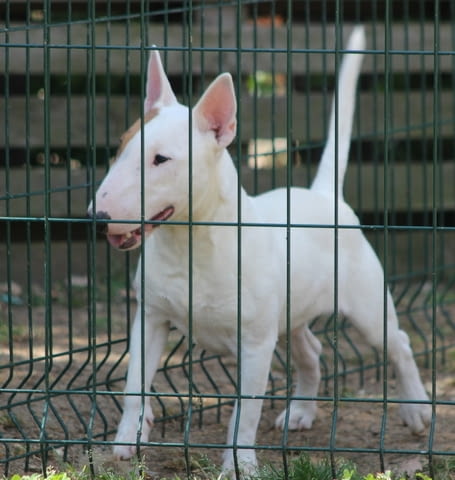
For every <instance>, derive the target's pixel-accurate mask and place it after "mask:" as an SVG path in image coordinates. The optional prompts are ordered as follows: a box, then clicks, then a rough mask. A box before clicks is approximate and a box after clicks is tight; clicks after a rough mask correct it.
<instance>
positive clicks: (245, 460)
mask: <svg viewBox="0 0 455 480" xmlns="http://www.w3.org/2000/svg"><path fill="white" fill-rule="evenodd" d="M223 457H224V462H223V477H226V478H230V479H232V480H236V473H235V460H234V454H233V452H232V450H231V449H229V450H225V452H224V455H223ZM237 465H238V468H239V470H240V475H241V477H242V478H250V477H252V476H254V474H255V473H256V472H257V468H258V463H257V459H256V452H255V451H254V450H243V449H242V450H237ZM237 480H238V479H237Z"/></svg>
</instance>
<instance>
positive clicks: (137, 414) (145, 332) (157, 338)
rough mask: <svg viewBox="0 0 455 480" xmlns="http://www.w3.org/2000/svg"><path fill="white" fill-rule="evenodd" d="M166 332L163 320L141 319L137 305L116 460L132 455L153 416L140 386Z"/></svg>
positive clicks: (147, 382) (151, 374)
mask: <svg viewBox="0 0 455 480" xmlns="http://www.w3.org/2000/svg"><path fill="white" fill-rule="evenodd" d="M168 333H169V325H168V324H167V323H165V322H162V323H160V324H155V323H154V324H152V322H151V321H150V319H149V318H148V317H146V318H144V320H143V319H142V314H141V308H140V306H138V309H137V312H136V317H135V319H134V323H133V327H132V329H131V337H130V349H129V350H130V362H129V365H128V375H127V381H126V386H125V403H124V409H123V415H122V419H121V421H120V424H119V426H118V429H117V435H116V437H115V441H114V443H115V445H114V456H115V457H117V458H118V459H120V460H127V459H129V458H131V457H133V456H134V455H135V453H136V450H137V442H138V440H139V442H146V441H147V440H148V437H149V433H150V429H151V428H152V426H153V418H154V417H153V412H152V407H151V406H150V398H147V397H146V398H143V397H142V396H141V395H140V394H141V392H142V390H143V386H144V387H145V389H146V392H145V393H147V392H148V391H149V389H150V387H151V384H152V379H153V377H154V375H155V372H156V370H157V368H158V364H159V362H160V360H161V354H162V352H163V350H164V347H165V345H166V341H167V337H168ZM142 351H143V353H142ZM142 365H144V368H142ZM142 371H143V372H144V373H143V375H142V374H141V372H142ZM129 394H130V395H129Z"/></svg>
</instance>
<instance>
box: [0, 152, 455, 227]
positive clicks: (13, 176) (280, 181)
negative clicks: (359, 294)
mask: <svg viewBox="0 0 455 480" xmlns="http://www.w3.org/2000/svg"><path fill="white" fill-rule="evenodd" d="M104 172H105V170H104V169H102V168H98V169H97V170H96V177H97V181H99V180H101V178H102V177H103V176H104ZM314 172H315V168H312V169H311V171H310V172H308V169H306V168H302V167H295V168H294V169H293V183H294V185H299V186H307V185H308V184H309V182H310V181H311V178H312V177H313V175H314ZM4 175H5V172H4V171H0V176H4ZM50 175H51V178H50V183H51V185H52V189H51V191H50V192H49V200H50V206H51V210H50V212H48V216H51V217H57V218H67V217H68V216H69V215H70V214H69V212H71V216H72V217H74V218H77V217H80V218H85V214H86V209H87V203H88V198H89V193H88V192H89V187H88V185H87V172H86V170H85V169H74V170H72V171H71V175H70V177H69V178H68V176H67V172H66V171H65V170H64V169H60V168H53V169H51V170H50ZM273 177H274V180H273V179H272V172H271V171H270V170H259V171H257V172H256V173H255V172H254V171H253V170H251V169H249V168H248V167H246V166H245V167H243V168H242V171H241V179H242V184H243V185H244V186H245V188H246V190H247V191H248V192H249V193H251V194H253V193H261V192H264V191H267V190H270V189H271V188H272V187H279V186H285V185H286V178H287V172H286V169H285V168H280V169H276V170H275V172H274V173H273ZM9 178H10V185H9V191H8V195H9V198H10V200H9V202H8V203H9V205H8V208H9V216H10V217H26V216H30V217H38V218H43V217H44V216H45V213H46V212H45V193H44V192H45V183H46V181H45V180H46V179H45V171H44V169H43V168H32V169H30V170H27V169H25V168H23V169H12V170H11V171H10V172H9ZM454 178H455V162H453V161H452V162H444V163H442V164H441V165H440V168H439V170H438V184H439V185H440V188H441V192H440V193H441V196H442V202H441V205H438V207H440V208H441V209H445V210H447V211H449V210H452V211H453V210H455V184H454V183H453V179H454ZM388 180H389V193H388V195H387V202H388V207H389V208H390V209H391V210H394V211H405V212H410V211H427V212H429V211H431V209H432V204H431V201H432V198H433V168H432V165H431V163H430V162H428V163H426V164H411V165H403V164H396V165H393V166H392V167H391V168H390V169H389V173H388ZM27 182H28V184H29V186H28V187H27ZM0 185H1V189H3V188H4V185H5V181H4V179H2V180H1V182H0ZM4 195H5V192H4V191H2V190H0V197H3V196H4ZM384 195H385V193H384V167H383V166H374V165H371V164H364V165H362V166H361V167H360V168H359V167H358V166H357V165H354V164H350V165H349V168H348V173H347V177H346V185H345V197H346V199H347V201H348V202H349V203H350V205H352V207H353V208H354V209H355V210H362V211H365V212H372V211H381V210H382V208H383V206H384V202H385V196H384ZM437 197H438V198H439V193H438V195H437ZM6 207H7V202H6V200H5V198H2V200H1V201H0V216H6V214H7V209H6ZM27 212H28V214H27Z"/></svg>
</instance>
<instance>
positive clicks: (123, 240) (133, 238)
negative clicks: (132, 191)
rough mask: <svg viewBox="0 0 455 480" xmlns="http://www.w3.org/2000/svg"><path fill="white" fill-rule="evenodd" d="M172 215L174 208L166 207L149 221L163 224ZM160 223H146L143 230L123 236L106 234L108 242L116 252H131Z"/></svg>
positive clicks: (137, 229) (136, 230) (139, 228)
mask: <svg viewBox="0 0 455 480" xmlns="http://www.w3.org/2000/svg"><path fill="white" fill-rule="evenodd" d="M173 213H174V207H172V206H170V207H166V208H165V209H164V210H161V212H159V213H158V214H156V215H155V216H154V217H152V218H151V219H150V221H159V222H165V221H166V220H167V219H169V218H170V217H171V216H172V214H173ZM159 226H160V223H155V224H152V223H146V224H144V228H142V227H138V228H136V229H134V230H132V231H130V232H127V233H123V234H117V235H112V234H107V240H108V242H109V243H110V244H111V245H112V246H113V247H115V248H117V249H118V250H131V249H133V248H136V247H138V246H139V245H140V244H141V243H142V238H143V237H146V236H148V235H149V234H150V233H152V231H153V230H154V229H155V228H157V227H159Z"/></svg>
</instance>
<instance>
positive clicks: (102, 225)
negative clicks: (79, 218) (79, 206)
mask: <svg viewBox="0 0 455 480" xmlns="http://www.w3.org/2000/svg"><path fill="white" fill-rule="evenodd" d="M88 216H89V218H93V213H92V214H89V215H88ZM110 219H111V216H110V215H109V214H108V213H107V212H101V211H100V212H96V215H95V220H110ZM96 231H97V232H98V233H106V232H107V222H97V224H96Z"/></svg>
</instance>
